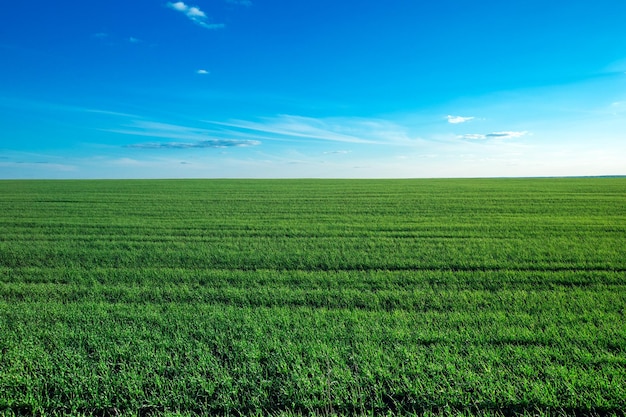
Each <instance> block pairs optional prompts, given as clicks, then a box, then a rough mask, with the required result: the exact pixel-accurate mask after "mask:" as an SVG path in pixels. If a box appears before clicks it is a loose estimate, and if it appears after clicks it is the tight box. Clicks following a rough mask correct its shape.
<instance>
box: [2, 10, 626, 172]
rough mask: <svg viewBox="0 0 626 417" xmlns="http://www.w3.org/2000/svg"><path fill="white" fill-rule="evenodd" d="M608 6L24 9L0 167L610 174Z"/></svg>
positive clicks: (612, 20) (621, 67)
mask: <svg viewBox="0 0 626 417" xmlns="http://www.w3.org/2000/svg"><path fill="white" fill-rule="evenodd" d="M624 16H626V2H625V1H623V0H597V1H594V2H589V1H582V0H572V1H567V2H565V1H560V0H559V1H551V2H545V1H538V0H526V1H512V2H502V1H478V2H476V1H471V2H470V1H465V0H441V1H437V2H417V1H415V0H389V1H387V2H378V1H365V2H363V1H360V2H356V1H344V2H336V1H328V0H318V1H301V0H291V1H285V0H189V1H184V2H182V1H169V2H168V1H161V0H133V1H120V0H108V1H100V0H92V1H78V0H68V1H64V2H52V1H49V0H48V1H43V0H32V1H28V2H15V1H12V2H6V3H5V4H3V5H2V13H1V14H0V56H1V59H0V178H5V179H6V178H224V177H226V178H238V177H245V178H299V177H320V178H324V177H332V178H407V177H418V178H429V177H509V176H513V177H515V176H586V175H624V174H626V25H625V24H624Z"/></svg>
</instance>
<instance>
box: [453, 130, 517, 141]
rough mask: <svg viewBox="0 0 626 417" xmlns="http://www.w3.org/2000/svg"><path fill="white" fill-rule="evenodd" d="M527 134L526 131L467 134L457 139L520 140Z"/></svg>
mask: <svg viewBox="0 0 626 417" xmlns="http://www.w3.org/2000/svg"><path fill="white" fill-rule="evenodd" d="M527 134H528V132H527V131H523V132H513V131H506V132H493V133H487V134H482V133H468V134H465V135H461V136H458V138H459V139H470V140H485V139H512V138H521V137H522V136H526V135H527Z"/></svg>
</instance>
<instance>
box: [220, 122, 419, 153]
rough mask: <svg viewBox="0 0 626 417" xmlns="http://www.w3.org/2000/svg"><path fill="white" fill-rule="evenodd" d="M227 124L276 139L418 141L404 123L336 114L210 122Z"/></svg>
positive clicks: (238, 130)
mask: <svg viewBox="0 0 626 417" xmlns="http://www.w3.org/2000/svg"><path fill="white" fill-rule="evenodd" d="M209 123H212V124H215V125H218V126H225V127H229V128H231V129H233V130H232V133H236V134H238V135H240V136H242V135H245V136H247V137H261V135H267V136H271V137H273V138H274V139H275V140H276V139H277V140H292V141H297V140H300V139H313V140H324V141H332V142H344V143H369V144H381V145H409V146H414V145H415V144H417V143H419V142H420V139H419V138H413V137H411V135H410V134H409V132H408V131H407V128H406V127H405V126H402V125H399V124H396V123H394V122H391V121H388V120H381V119H361V118H350V117H344V118H342V117H335V118H323V119H316V118H312V117H303V116H293V115H280V116H278V117H273V118H264V119H262V121H260V122H251V121H243V120H235V121H232V122H229V123H223V122H209Z"/></svg>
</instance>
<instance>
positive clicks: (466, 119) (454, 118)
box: [447, 115, 474, 124]
mask: <svg viewBox="0 0 626 417" xmlns="http://www.w3.org/2000/svg"><path fill="white" fill-rule="evenodd" d="M447 119H448V123H452V124H458V123H465V122H469V121H470V120H472V119H474V117H463V116H451V115H448V116H447Z"/></svg>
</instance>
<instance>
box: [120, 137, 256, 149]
mask: <svg viewBox="0 0 626 417" xmlns="http://www.w3.org/2000/svg"><path fill="white" fill-rule="evenodd" d="M260 144H261V142H259V141H256V140H233V139H209V140H203V141H200V142H195V143H183V142H167V143H163V142H149V143H137V144H134V145H127V146H126V147H127V148H134V149H206V148H241V147H247V146H257V145H260Z"/></svg>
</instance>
